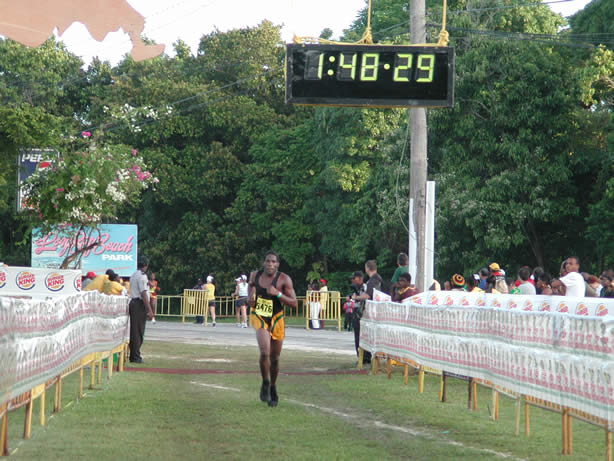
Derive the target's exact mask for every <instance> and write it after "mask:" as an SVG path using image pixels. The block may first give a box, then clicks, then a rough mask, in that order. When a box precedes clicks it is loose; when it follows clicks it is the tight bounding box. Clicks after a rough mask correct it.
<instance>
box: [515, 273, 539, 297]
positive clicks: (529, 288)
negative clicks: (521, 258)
mask: <svg viewBox="0 0 614 461" xmlns="http://www.w3.org/2000/svg"><path fill="white" fill-rule="evenodd" d="M530 278H531V270H530V269H529V268H528V267H521V268H520V270H519V271H518V280H519V281H520V283H519V284H518V290H520V294H521V295H535V294H536V291H535V287H534V286H533V284H532V283H531V282H530V281H529V279H530Z"/></svg>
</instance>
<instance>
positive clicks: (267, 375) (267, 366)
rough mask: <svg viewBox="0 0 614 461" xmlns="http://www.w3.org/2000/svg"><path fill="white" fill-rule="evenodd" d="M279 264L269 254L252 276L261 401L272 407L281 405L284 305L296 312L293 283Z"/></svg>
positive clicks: (252, 318) (250, 296) (251, 299)
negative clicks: (280, 363)
mask: <svg viewBox="0 0 614 461" xmlns="http://www.w3.org/2000/svg"><path fill="white" fill-rule="evenodd" d="M279 263H280V260H279V255H278V254H277V253H275V252H274V251H268V252H267V253H266V254H265V255H264V263H263V267H262V269H260V270H259V271H257V272H252V273H251V274H250V276H249V294H248V299H249V305H250V315H249V318H250V323H251V325H252V327H254V329H255V330H256V339H257V340H258V348H259V349H260V374H261V375H262V385H261V386H260V400H262V401H263V402H267V404H268V405H269V406H270V407H275V406H277V404H278V402H279V396H278V395H277V376H278V375H279V356H280V355H281V348H282V345H283V339H284V336H285V326H284V305H286V306H290V307H293V308H295V309H296V308H297V302H296V293H295V292H294V286H293V284H292V279H291V278H290V276H288V275H286V274H284V273H283V272H279Z"/></svg>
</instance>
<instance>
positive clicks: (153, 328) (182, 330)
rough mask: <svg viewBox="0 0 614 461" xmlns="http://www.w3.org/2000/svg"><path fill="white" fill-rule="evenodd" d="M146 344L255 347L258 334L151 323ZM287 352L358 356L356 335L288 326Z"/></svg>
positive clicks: (231, 326)
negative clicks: (173, 343)
mask: <svg viewBox="0 0 614 461" xmlns="http://www.w3.org/2000/svg"><path fill="white" fill-rule="evenodd" d="M145 340H146V341H171V342H177V343H187V344H207V345H216V346H253V347H256V346H257V344H256V335H255V334H254V330H253V329H252V328H237V326H236V324H235V323H218V324H217V326H216V327H215V328H213V327H211V326H207V327H203V326H202V325H195V324H193V323H179V322H164V321H160V320H159V321H157V322H156V323H151V322H147V328H146V330H145ZM284 349H286V350H289V349H291V350H301V351H312V352H330V353H333V354H344V355H356V352H355V350H354V333H352V332H349V331H341V332H338V331H336V330H306V329H304V328H301V327H294V326H287V327H286V337H285V339H284Z"/></svg>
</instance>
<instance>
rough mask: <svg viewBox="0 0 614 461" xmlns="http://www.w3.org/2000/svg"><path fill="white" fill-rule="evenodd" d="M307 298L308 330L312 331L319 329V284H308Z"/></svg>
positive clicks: (314, 282) (315, 282)
mask: <svg viewBox="0 0 614 461" xmlns="http://www.w3.org/2000/svg"><path fill="white" fill-rule="evenodd" d="M308 288H309V291H308V293H307V297H308V298H309V299H308V301H309V328H310V329H312V330H319V329H320V320H319V318H320V309H321V307H322V306H321V304H320V284H319V283H318V282H317V281H313V282H312V283H311V284H309V287H308Z"/></svg>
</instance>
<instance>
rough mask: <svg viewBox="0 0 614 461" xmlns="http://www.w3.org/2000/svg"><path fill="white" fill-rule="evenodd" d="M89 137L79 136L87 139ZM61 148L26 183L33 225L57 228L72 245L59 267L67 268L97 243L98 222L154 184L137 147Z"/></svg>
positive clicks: (86, 134)
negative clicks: (83, 238)
mask: <svg viewBox="0 0 614 461" xmlns="http://www.w3.org/2000/svg"><path fill="white" fill-rule="evenodd" d="M90 135H91V133H89V132H83V133H82V137H83V138H84V139H86V140H88V141H89V138H90ZM79 144H80V143H79V142H78V141H77V140H75V141H74V145H73V146H71V147H72V148H67V149H64V150H63V153H62V154H61V156H60V158H59V159H54V158H53V157H51V158H49V161H50V162H52V165H53V166H52V167H50V168H46V169H42V170H37V171H36V172H35V173H34V174H33V175H32V176H30V178H28V180H27V181H26V186H27V188H28V190H29V199H28V204H29V205H30V206H31V207H32V208H33V212H32V219H33V222H34V223H36V224H37V225H39V226H40V228H41V230H42V233H43V234H46V233H48V232H50V231H51V230H52V229H57V228H59V227H60V226H61V228H62V229H63V233H64V234H65V236H67V237H69V238H71V239H73V240H74V242H75V244H74V246H73V248H72V249H71V251H70V253H69V254H67V256H66V257H65V259H64V261H63V262H62V264H61V268H63V269H66V268H68V267H69V265H70V264H71V263H72V262H73V261H79V260H80V255H81V254H82V253H83V252H85V251H87V250H90V249H91V248H92V247H93V246H95V245H96V243H95V242H94V243H87V244H85V245H84V244H82V243H81V242H80V239H81V238H82V237H83V233H84V232H85V231H86V230H87V232H86V234H89V235H88V238H87V239H86V241H89V240H90V238H89V237H91V235H92V233H93V232H94V231H95V230H96V228H97V226H98V224H101V223H103V222H108V221H109V220H113V219H116V218H117V215H118V211H119V209H120V207H122V206H125V205H129V204H131V205H135V204H136V203H138V200H139V198H140V193H141V191H142V190H143V189H146V188H147V187H149V186H150V185H152V184H155V183H157V182H158V179H157V178H155V177H154V176H153V175H152V174H151V173H150V172H149V171H146V166H145V164H144V162H143V159H142V158H141V157H140V156H139V155H138V152H137V151H136V150H135V149H132V150H130V149H128V148H127V147H126V146H121V145H103V146H101V147H98V146H97V145H96V143H95V142H93V141H89V143H88V145H87V146H79Z"/></svg>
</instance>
